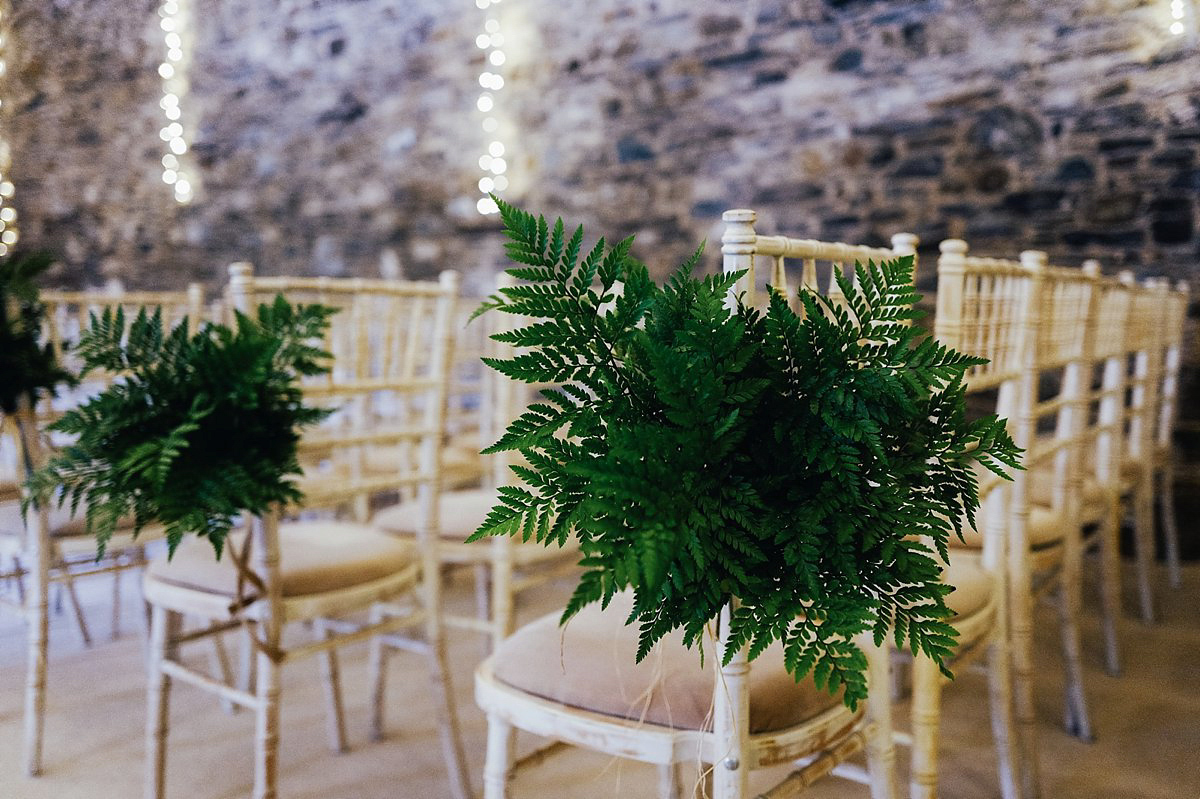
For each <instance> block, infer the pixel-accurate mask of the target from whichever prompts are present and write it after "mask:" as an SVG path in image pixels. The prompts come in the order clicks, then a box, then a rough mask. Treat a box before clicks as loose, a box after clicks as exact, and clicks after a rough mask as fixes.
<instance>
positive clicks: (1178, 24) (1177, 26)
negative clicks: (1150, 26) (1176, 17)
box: [1171, 22, 1183, 36]
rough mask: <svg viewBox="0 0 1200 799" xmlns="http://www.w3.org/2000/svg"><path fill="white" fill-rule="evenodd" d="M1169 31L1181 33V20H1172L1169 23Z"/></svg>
mask: <svg viewBox="0 0 1200 799" xmlns="http://www.w3.org/2000/svg"><path fill="white" fill-rule="evenodd" d="M1171 33H1173V34H1175V35H1176V36H1178V35H1180V34H1181V33H1183V23H1182V22H1172V23H1171Z"/></svg>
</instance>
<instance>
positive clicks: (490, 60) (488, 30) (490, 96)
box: [475, 0, 508, 216]
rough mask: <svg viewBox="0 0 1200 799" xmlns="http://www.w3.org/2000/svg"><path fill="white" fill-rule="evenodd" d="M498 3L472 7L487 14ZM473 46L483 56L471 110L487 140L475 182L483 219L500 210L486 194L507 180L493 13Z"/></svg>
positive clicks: (500, 39)
mask: <svg viewBox="0 0 1200 799" xmlns="http://www.w3.org/2000/svg"><path fill="white" fill-rule="evenodd" d="M499 3H500V0H475V5H476V6H477V7H478V8H479V9H480V10H481V11H487V10H488V9H489V8H490V7H491V6H493V5H498V4H499ZM475 45H476V46H477V47H478V48H479V49H480V50H483V51H484V53H485V54H486V55H485V58H484V68H483V72H481V73H480V75H479V86H480V88H481V89H482V90H483V91H482V92H481V93H480V95H479V99H478V100H476V101H475V107H476V108H477V109H478V110H479V113H480V114H482V115H483V121H482V127H483V132H484V133H485V134H487V136H486V138H487V139H488V143H487V145H486V148H485V150H484V153H483V155H481V156H479V169H480V171H482V172H483V177H481V178H480V179H479V183H478V186H479V192H480V193H481V194H482V195H483V196H482V197H480V198H479V199H478V201H476V203H475V208H476V210H478V211H479V213H481V214H483V215H484V216H487V215H488V214H495V213H499V211H500V209H499V208H497V207H496V203H495V202H494V201H493V200H492V198H491V197H489V196H488V194H489V193H491V192H496V193H497V194H498V193H500V192H502V191H504V190H505V189H507V188H508V178H507V177H506V176H505V174H504V173H505V172H507V171H508V162H507V161H506V160H505V159H504V155H505V152H506V148H505V146H504V142H503V141H502V140H501V138H500V135H499V130H500V120H499V119H498V116H499V111H500V108H499V104H500V98H501V95H500V91H501V89H503V88H504V76H503V75H501V73H500V68H501V67H502V66H504V62H505V60H506V56H505V54H504V50H502V49H501V48H502V47H503V46H504V34H503V33H501V32H500V20H499V19H497V18H496V16H495V15H494V14H492V13H490V12H489V13H488V14H487V15H486V18H485V20H484V23H483V33H480V34H479V35H478V36H476V37H475Z"/></svg>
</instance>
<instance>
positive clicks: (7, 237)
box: [0, 230, 17, 244]
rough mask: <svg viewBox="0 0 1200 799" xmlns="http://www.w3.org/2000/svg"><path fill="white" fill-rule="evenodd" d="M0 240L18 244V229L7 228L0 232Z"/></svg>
mask: <svg viewBox="0 0 1200 799" xmlns="http://www.w3.org/2000/svg"><path fill="white" fill-rule="evenodd" d="M0 241H2V242H4V243H5V244H16V243H17V231H15V230H6V231H4V232H3V233H0Z"/></svg>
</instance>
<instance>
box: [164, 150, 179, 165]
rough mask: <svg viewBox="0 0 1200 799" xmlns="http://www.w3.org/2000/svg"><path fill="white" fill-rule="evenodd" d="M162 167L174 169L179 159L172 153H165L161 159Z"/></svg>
mask: <svg viewBox="0 0 1200 799" xmlns="http://www.w3.org/2000/svg"><path fill="white" fill-rule="evenodd" d="M162 165H163V168H164V169H175V168H176V167H178V166H179V159H178V158H176V157H175V156H174V155H173V154H172V153H167V154H166V155H164V156H163V157H162Z"/></svg>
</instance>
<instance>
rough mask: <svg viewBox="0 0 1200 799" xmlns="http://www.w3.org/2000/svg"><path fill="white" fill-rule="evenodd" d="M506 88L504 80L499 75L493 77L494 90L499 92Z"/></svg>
mask: <svg viewBox="0 0 1200 799" xmlns="http://www.w3.org/2000/svg"><path fill="white" fill-rule="evenodd" d="M503 88H504V78H502V77H500V76H499V75H492V90H493V91H499V90H500V89H503Z"/></svg>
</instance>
